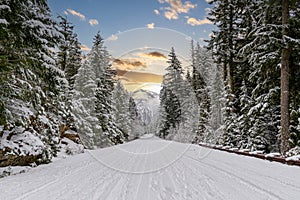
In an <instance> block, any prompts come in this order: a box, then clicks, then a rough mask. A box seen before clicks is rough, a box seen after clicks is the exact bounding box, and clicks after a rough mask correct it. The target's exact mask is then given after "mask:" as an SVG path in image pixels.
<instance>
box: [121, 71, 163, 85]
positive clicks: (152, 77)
mask: <svg viewBox="0 0 300 200" xmlns="http://www.w3.org/2000/svg"><path fill="white" fill-rule="evenodd" d="M117 76H118V77H119V78H120V79H122V80H125V81H128V82H138V83H145V82H149V83H161V82H162V80H163V76H162V75H158V74H153V73H145V72H136V71H127V70H120V69H117Z"/></svg>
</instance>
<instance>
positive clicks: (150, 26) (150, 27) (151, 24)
mask: <svg viewBox="0 0 300 200" xmlns="http://www.w3.org/2000/svg"><path fill="white" fill-rule="evenodd" d="M154 25H155V24H154V23H150V24H147V27H148V28H149V29H154Z"/></svg>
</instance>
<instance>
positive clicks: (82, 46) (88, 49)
mask: <svg viewBox="0 0 300 200" xmlns="http://www.w3.org/2000/svg"><path fill="white" fill-rule="evenodd" d="M80 49H81V50H82V51H90V50H91V49H90V48H89V47H88V46H86V45H85V44H83V45H81V46H80Z"/></svg>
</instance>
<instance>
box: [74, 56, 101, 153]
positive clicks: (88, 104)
mask: <svg viewBox="0 0 300 200" xmlns="http://www.w3.org/2000/svg"><path fill="white" fill-rule="evenodd" d="M95 80H96V74H95V71H94V70H93V68H92V67H91V65H90V63H89V61H88V60H84V62H83V64H82V66H81V67H80V68H79V70H78V75H77V76H76V80H75V84H74V100H73V105H74V108H73V114H74V117H75V122H76V127H77V131H78V132H79V134H80V137H81V140H82V141H83V143H84V144H85V146H86V147H88V148H94V147H96V144H95V143H96V142H95V141H94V140H95V138H100V136H101V134H102V131H101V128H100V127H99V125H98V124H99V122H98V119H97V117H96V115H95V101H96V98H95V91H96V87H97V85H96V81H95Z"/></svg>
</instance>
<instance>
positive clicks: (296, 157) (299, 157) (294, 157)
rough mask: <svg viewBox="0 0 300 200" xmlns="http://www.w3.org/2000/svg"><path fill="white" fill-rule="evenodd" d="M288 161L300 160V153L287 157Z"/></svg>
mask: <svg viewBox="0 0 300 200" xmlns="http://www.w3.org/2000/svg"><path fill="white" fill-rule="evenodd" d="M285 160H286V161H297V160H300V155H295V156H291V157H288V158H286V159H285Z"/></svg>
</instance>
